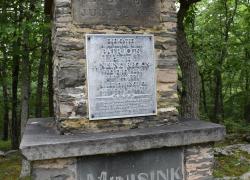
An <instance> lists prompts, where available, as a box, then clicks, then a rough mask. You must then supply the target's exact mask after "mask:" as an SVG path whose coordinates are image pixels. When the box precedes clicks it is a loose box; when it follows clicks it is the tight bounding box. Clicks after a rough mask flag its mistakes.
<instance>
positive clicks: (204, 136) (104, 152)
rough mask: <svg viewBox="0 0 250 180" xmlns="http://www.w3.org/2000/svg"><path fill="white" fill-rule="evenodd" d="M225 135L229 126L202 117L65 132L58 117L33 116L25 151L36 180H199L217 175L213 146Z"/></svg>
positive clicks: (29, 123)
mask: <svg viewBox="0 0 250 180" xmlns="http://www.w3.org/2000/svg"><path fill="white" fill-rule="evenodd" d="M224 135H225V129H224V127H223V126H221V125H217V124H213V123H209V122H203V121H197V120H188V121H180V122H179V123H178V124H173V125H163V126H159V127H152V128H145V129H132V130H127V131H121V132H106V133H105V132H104V133H85V134H77V135H60V134H59V133H58V132H57V131H56V127H55V121H54V119H53V118H46V119H30V120H29V121H28V124H27V127H26V130H25V133H24V136H23V139H22V142H21V145H20V149H21V151H22V154H23V155H24V156H25V157H26V158H27V160H29V161H31V166H32V172H31V174H32V178H33V179H36V180H40V179H41V180H45V179H72V180H73V179H76V180H178V179H181V180H182V179H183V180H184V179H186V180H195V179H208V178H212V168H213V160H214V157H213V150H212V145H213V142H215V141H219V140H221V139H223V137H224Z"/></svg>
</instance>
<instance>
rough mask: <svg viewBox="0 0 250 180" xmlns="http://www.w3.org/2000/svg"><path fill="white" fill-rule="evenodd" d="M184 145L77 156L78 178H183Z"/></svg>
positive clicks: (120, 179) (170, 179)
mask: <svg viewBox="0 0 250 180" xmlns="http://www.w3.org/2000/svg"><path fill="white" fill-rule="evenodd" d="M183 156H184V155H183V148H181V147H180V148H161V149H152V150H147V151H139V152H127V153H118V154H112V155H110V154H108V155H98V156H88V157H82V158H79V159H78V164H77V174H78V175H77V177H78V179H79V180H86V179H89V180H97V179H100V180H101V179H102V178H101V177H103V178H104V177H105V178H104V179H106V180H111V179H115V180H117V179H119V180H123V179H124V180H125V179H126V180H135V179H138V180H146V179H151V180H154V179H157V180H160V179H162V180H163V179H165V180H167V179H168V180H183V176H184V173H183V172H184V169H183V167H184V159H183Z"/></svg>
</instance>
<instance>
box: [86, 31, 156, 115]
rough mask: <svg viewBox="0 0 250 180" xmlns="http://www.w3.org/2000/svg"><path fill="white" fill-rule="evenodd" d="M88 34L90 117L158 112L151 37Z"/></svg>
mask: <svg viewBox="0 0 250 180" xmlns="http://www.w3.org/2000/svg"><path fill="white" fill-rule="evenodd" d="M116 36H117V37H116ZM89 37H90V40H89V41H90V42H88V41H87V61H88V85H89V108H90V110H89V112H90V118H91V119H101V118H104V119H105V118H108V117H109V118H118V117H130V116H141V115H152V114H155V112H156V90H155V62H154V46H153V43H152V36H138V35H137V36H131V35H130V36H128V35H113V37H112V36H109V35H97V36H93V35H89Z"/></svg>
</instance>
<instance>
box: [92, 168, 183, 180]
mask: <svg viewBox="0 0 250 180" xmlns="http://www.w3.org/2000/svg"><path fill="white" fill-rule="evenodd" d="M181 174H182V173H181V168H180V167H178V168H169V169H166V170H165V171H163V170H156V171H151V172H150V173H146V172H142V173H138V174H127V175H125V176H111V175H108V172H106V171H102V172H101V173H100V175H99V176H98V177H94V175H93V174H87V180H180V179H182V178H181V177H182V175H181Z"/></svg>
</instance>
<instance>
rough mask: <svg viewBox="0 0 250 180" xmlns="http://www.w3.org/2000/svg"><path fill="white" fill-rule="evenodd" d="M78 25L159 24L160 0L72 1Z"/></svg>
mask: <svg viewBox="0 0 250 180" xmlns="http://www.w3.org/2000/svg"><path fill="white" fill-rule="evenodd" d="M72 10H73V18H74V20H75V22H76V23H79V24H110V25H116V24H117V25H146V26H152V25H156V24H158V23H159V22H160V0H126V1H124V0H72Z"/></svg>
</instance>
